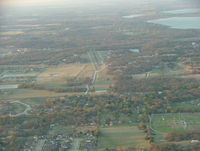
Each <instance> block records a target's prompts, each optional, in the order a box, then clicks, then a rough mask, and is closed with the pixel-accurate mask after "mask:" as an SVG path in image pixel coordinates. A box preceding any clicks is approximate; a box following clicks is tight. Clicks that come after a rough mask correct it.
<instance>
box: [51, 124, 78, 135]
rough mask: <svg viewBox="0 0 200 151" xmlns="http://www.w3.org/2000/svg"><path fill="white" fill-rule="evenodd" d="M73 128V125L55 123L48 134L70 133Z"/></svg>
mask: <svg viewBox="0 0 200 151" xmlns="http://www.w3.org/2000/svg"><path fill="white" fill-rule="evenodd" d="M73 130H74V128H73V127H71V126H63V125H55V126H54V127H53V128H52V129H51V130H50V131H49V134H50V135H55V134H69V133H72V132H73Z"/></svg>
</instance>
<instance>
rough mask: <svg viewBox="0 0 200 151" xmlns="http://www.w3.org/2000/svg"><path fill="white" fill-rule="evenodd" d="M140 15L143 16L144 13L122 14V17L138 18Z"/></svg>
mask: <svg viewBox="0 0 200 151" xmlns="http://www.w3.org/2000/svg"><path fill="white" fill-rule="evenodd" d="M140 16H143V15H142V14H132V15H127V16H122V18H126V19H129V18H136V17H140Z"/></svg>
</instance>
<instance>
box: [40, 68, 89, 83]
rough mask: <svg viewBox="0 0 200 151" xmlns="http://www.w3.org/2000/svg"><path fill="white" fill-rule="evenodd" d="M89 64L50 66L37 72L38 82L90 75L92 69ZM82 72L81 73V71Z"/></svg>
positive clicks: (59, 80)
mask: <svg viewBox="0 0 200 151" xmlns="http://www.w3.org/2000/svg"><path fill="white" fill-rule="evenodd" d="M90 66H91V65H90V64H67V65H58V66H54V67H50V68H49V69H47V70H46V71H44V72H42V73H40V74H38V77H37V82H38V83H49V82H50V83H55V82H56V83H60V82H61V83H62V82H63V80H64V79H65V78H68V77H76V76H81V77H87V76H88V77H91V76H92V70H91V67H90ZM82 72H83V73H82Z"/></svg>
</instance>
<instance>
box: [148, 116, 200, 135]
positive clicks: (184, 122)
mask: <svg viewBox="0 0 200 151" xmlns="http://www.w3.org/2000/svg"><path fill="white" fill-rule="evenodd" d="M199 116H200V113H169V114H153V115H152V117H151V127H152V128H153V130H155V132H156V133H166V132H169V131H184V130H195V129H198V128H200V119H199Z"/></svg>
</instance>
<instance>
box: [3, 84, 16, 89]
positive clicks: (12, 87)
mask: <svg viewBox="0 0 200 151" xmlns="http://www.w3.org/2000/svg"><path fill="white" fill-rule="evenodd" d="M17 88H18V84H13V85H0V90H3V89H17Z"/></svg>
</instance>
